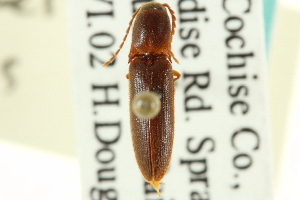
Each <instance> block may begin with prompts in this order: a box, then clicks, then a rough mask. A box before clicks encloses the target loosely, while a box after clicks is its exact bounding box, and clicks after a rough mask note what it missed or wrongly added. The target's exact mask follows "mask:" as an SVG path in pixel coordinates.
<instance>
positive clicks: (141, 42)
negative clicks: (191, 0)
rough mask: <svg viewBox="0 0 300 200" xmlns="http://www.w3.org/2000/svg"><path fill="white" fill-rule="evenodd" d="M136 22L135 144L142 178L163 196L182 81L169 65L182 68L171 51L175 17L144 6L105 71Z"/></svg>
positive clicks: (161, 7)
mask: <svg viewBox="0 0 300 200" xmlns="http://www.w3.org/2000/svg"><path fill="white" fill-rule="evenodd" d="M166 8H167V9H168V10H169V12H170V14H171V17H172V26H171V23H170V19H169V16H168V13H167V10H166ZM134 19H135V21H134V25H133V33H132V44H131V50H130V53H129V61H128V63H130V67H129V74H127V76H126V77H127V78H128V79H129V92H130V123H131V135H132V142H133V148H134V152H135V157H136V160H137V163H138V166H139V168H140V170H141V173H142V174H143V176H144V178H145V179H146V181H148V182H149V183H150V186H151V185H152V186H153V187H154V189H155V190H156V191H157V193H158V195H160V192H159V186H160V184H161V183H160V181H161V179H162V178H163V177H164V175H165V174H166V172H167V170H168V167H169V165H170V160H171V154H172V148H173V137H174V82H175V81H176V80H177V79H179V78H180V74H179V73H178V72H177V71H174V70H172V66H171V58H173V59H174V60H175V62H177V63H178V61H177V59H176V58H175V57H174V55H173V53H172V51H171V42H172V37H173V35H174V32H175V31H174V29H175V27H176V24H175V21H176V18H175V15H174V11H173V10H172V9H171V8H170V6H169V5H168V4H160V3H155V2H150V3H146V4H144V5H142V6H141V7H140V8H139V9H138V10H137V11H136V12H135V13H134V14H133V16H132V19H131V21H130V22H129V27H128V29H127V31H126V35H125V37H124V39H123V42H122V43H121V45H120V47H119V49H118V50H117V51H116V53H115V55H114V56H113V57H112V58H111V59H110V60H109V61H108V62H106V63H105V64H104V65H103V66H106V65H108V64H109V63H110V62H112V61H113V60H114V59H115V57H116V56H117V54H118V53H119V51H120V49H121V48H122V47H123V44H124V42H125V40H126V38H127V35H128V32H129V30H130V27H131V25H132V22H133V20H134Z"/></svg>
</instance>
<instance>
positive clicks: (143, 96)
mask: <svg viewBox="0 0 300 200" xmlns="http://www.w3.org/2000/svg"><path fill="white" fill-rule="evenodd" d="M160 109H161V102H160V96H159V95H158V94H156V93H155V92H150V91H145V92H140V93H139V94H137V95H136V96H135V97H134V98H133V100H132V111H133V113H134V114H135V115H136V116H137V117H140V118H145V119H152V118H154V117H156V116H157V115H158V113H159V111H160Z"/></svg>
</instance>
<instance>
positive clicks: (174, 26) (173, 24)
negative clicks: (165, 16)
mask: <svg viewBox="0 0 300 200" xmlns="http://www.w3.org/2000/svg"><path fill="white" fill-rule="evenodd" d="M162 5H163V6H165V7H167V8H168V10H169V12H170V14H171V17H172V32H171V41H170V45H171V42H172V39H173V35H174V33H175V28H176V23H175V21H176V17H175V12H174V10H172V8H171V7H170V6H169V4H166V3H164V4H162ZM170 49H171V47H170ZM171 56H172V58H173V59H174V60H175V62H176V63H178V64H179V61H178V60H177V59H176V58H175V56H174V54H173V52H172V51H171Z"/></svg>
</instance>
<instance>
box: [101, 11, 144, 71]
mask: <svg viewBox="0 0 300 200" xmlns="http://www.w3.org/2000/svg"><path fill="white" fill-rule="evenodd" d="M140 9H141V7H139V9H137V10H136V11H135V13H133V15H132V18H131V20H130V22H129V26H128V28H127V30H126V34H125V36H124V38H123V42H122V43H121V44H120V46H119V49H118V50H117V51H116V52H115V54H114V55H113V57H111V58H110V59H109V61H107V62H106V63H104V64H103V65H102V67H105V66H107V65H108V64H109V63H111V62H112V61H113V60H114V59H115V58H116V57H117V55H118V54H119V52H120V50H121V49H122V47H123V45H124V43H125V40H126V38H127V35H128V33H129V30H130V27H131V25H132V22H133V20H134V18H135V16H136V15H137V14H138V12H139V11H140Z"/></svg>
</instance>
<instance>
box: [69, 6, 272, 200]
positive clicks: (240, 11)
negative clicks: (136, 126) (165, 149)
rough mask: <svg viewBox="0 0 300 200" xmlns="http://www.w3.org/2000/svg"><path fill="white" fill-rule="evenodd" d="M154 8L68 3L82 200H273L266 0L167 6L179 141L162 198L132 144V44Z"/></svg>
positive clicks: (176, 130) (177, 139)
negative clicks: (137, 19) (134, 24)
mask: <svg viewBox="0 0 300 200" xmlns="http://www.w3.org/2000/svg"><path fill="white" fill-rule="evenodd" d="M146 2H147V1H129V0H118V1H117V0H115V1H109V0H98V1H95V0H86V1H79V0H72V1H69V5H68V6H69V10H70V18H69V23H70V31H71V35H70V37H71V49H72V61H73V69H74V70H73V71H74V77H75V78H74V79H75V80H74V85H75V109H76V112H77V113H76V114H77V116H76V117H77V124H76V125H77V134H78V146H79V153H80V162H81V172H82V194H83V200H115V199H118V200H129V199H130V200H131V199H133V200H135V199H136V200H141V199H144V200H211V199H217V200H218V199H222V200H268V199H273V197H272V184H271V182H272V177H271V162H270V150H269V143H270V139H269V132H268V118H267V115H268V113H267V111H268V109H267V104H266V64H265V52H264V50H265V49H264V48H265V46H264V37H263V23H262V20H263V15H262V5H261V4H262V2H261V1H251V0H214V1H212V0H176V1H175V0H166V1H165V2H161V3H168V4H169V5H170V6H171V8H172V9H173V10H174V11H175V14H176V17H177V21H176V24H177V28H176V33H175V35H174V37H173V43H172V50H173V52H174V54H175V57H177V59H178V60H179V61H180V65H178V64H176V63H173V68H174V69H175V70H177V71H179V72H180V73H181V75H182V77H181V79H180V80H178V81H177V82H176V95H175V102H176V103H175V104H176V105H175V106H176V107H175V115H176V123H175V141H174V148H173V156H172V161H171V166H170V169H169V171H168V173H167V174H166V176H165V178H164V179H163V181H162V182H164V183H165V184H166V185H162V186H161V197H158V196H157V194H156V192H155V191H154V190H153V188H151V187H147V185H148V184H147V183H146V182H145V181H144V179H143V177H142V175H141V173H140V171H139V169H138V166H137V164H136V161H135V158H134V154H133V148H132V144H131V134H130V127H129V124H130V122H129V112H128V110H129V108H128V107H129V106H128V96H129V95H128V80H127V79H126V78H125V75H126V74H127V73H128V64H127V61H128V57H127V56H128V53H129V47H130V42H131V37H130V36H129V38H128V39H127V42H126V43H125V45H124V47H123V49H122V50H121V52H120V54H119V56H118V57H117V58H116V60H115V64H114V65H113V66H109V67H105V68H102V67H101V65H102V64H103V63H104V62H106V61H107V60H108V59H109V58H110V57H111V56H112V54H113V53H114V52H115V51H116V50H117V49H118V47H119V45H120V43H121V42H122V39H123V36H124V35H125V31H126V29H127V27H128V23H129V21H130V19H131V15H132V13H133V12H134V11H135V10H136V9H137V8H138V7H139V6H140V5H142V4H143V3H146Z"/></svg>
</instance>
